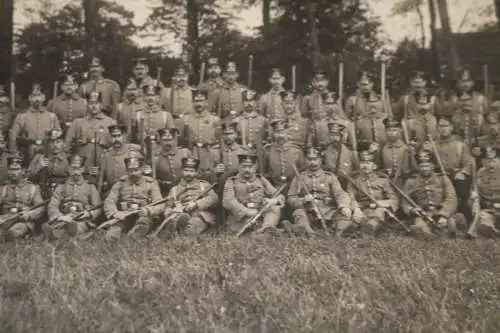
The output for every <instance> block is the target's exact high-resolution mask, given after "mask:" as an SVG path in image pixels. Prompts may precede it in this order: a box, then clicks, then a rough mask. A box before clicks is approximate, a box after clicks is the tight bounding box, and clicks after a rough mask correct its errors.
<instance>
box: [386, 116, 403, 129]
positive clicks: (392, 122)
mask: <svg viewBox="0 0 500 333" xmlns="http://www.w3.org/2000/svg"><path fill="white" fill-rule="evenodd" d="M382 122H383V123H384V126H385V128H399V127H401V122H400V121H398V120H397V119H395V118H393V117H387V118H385V119H384V120H383V121H382Z"/></svg>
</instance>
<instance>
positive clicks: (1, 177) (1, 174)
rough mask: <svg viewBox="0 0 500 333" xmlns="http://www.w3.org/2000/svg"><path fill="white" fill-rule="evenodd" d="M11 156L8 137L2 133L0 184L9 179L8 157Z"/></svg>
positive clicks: (0, 138) (0, 136) (0, 139)
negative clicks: (8, 148)
mask: <svg viewBox="0 0 500 333" xmlns="http://www.w3.org/2000/svg"><path fill="white" fill-rule="evenodd" d="M9 156H10V154H9V152H8V150H7V138H6V137H5V136H4V135H3V134H0V185H4V184H5V183H6V182H7V180H8V173H7V169H8V164H7V161H8V157H9Z"/></svg>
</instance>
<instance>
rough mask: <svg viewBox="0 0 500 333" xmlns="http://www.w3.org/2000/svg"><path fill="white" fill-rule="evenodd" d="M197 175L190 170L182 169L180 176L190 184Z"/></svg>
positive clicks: (194, 171)
mask: <svg viewBox="0 0 500 333" xmlns="http://www.w3.org/2000/svg"><path fill="white" fill-rule="evenodd" d="M197 175H198V171H197V170H196V169H192V168H184V169H182V176H183V177H184V179H185V180H186V181H187V182H191V181H192V180H193V179H195V178H196V176H197Z"/></svg>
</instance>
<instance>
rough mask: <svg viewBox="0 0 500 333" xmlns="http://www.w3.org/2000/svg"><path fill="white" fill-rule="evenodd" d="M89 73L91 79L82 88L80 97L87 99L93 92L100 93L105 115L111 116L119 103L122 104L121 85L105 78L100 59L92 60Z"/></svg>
mask: <svg viewBox="0 0 500 333" xmlns="http://www.w3.org/2000/svg"><path fill="white" fill-rule="evenodd" d="M89 72H90V79H89V80H88V81H86V82H84V83H83V84H82V85H81V86H80V95H81V96H83V97H84V98H86V97H87V95H88V94H89V93H90V92H91V91H97V92H99V93H100V94H101V96H102V109H103V111H104V113H106V114H107V115H111V114H112V113H113V111H114V110H115V108H116V106H117V105H118V103H120V96H121V91H120V85H119V84H118V83H116V82H115V81H113V80H110V79H106V78H104V76H103V73H104V67H103V66H102V64H101V60H100V59H99V58H96V57H94V58H92V60H91V61H90V65H89Z"/></svg>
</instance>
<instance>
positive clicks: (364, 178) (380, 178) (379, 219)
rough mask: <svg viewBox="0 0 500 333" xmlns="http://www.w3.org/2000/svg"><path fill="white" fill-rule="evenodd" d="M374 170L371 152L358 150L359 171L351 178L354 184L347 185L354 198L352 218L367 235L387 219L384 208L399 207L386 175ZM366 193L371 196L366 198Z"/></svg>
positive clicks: (375, 231)
mask: <svg viewBox="0 0 500 333" xmlns="http://www.w3.org/2000/svg"><path fill="white" fill-rule="evenodd" d="M376 170H377V164H376V162H375V156H374V155H373V153H372V152H371V151H369V150H364V151H362V152H360V153H359V171H360V172H359V175H358V176H357V177H355V178H354V179H353V180H352V181H353V182H354V183H355V184H356V186H352V185H350V186H349V187H348V188H349V194H350V196H351V198H354V210H353V219H354V220H355V221H356V222H357V223H358V224H360V225H361V230H362V231H363V232H365V233H367V234H369V235H375V234H376V233H377V232H378V231H379V230H380V229H381V228H382V226H383V224H384V221H386V220H387V217H386V209H389V210H390V211H392V212H396V210H397V209H398V207H399V200H398V197H397V195H396V193H395V192H394V190H393V188H392V186H391V184H390V181H389V178H388V176H387V175H386V174H384V173H382V172H377V171H376ZM367 194H369V195H370V196H371V198H368V197H367ZM372 199H374V200H376V201H377V202H376V203H375V202H373V200H372Z"/></svg>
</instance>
